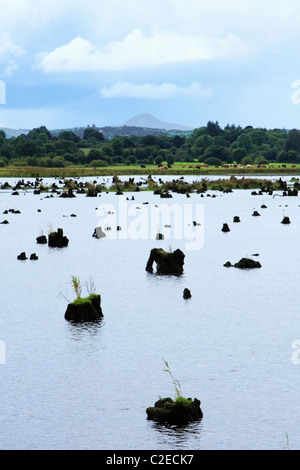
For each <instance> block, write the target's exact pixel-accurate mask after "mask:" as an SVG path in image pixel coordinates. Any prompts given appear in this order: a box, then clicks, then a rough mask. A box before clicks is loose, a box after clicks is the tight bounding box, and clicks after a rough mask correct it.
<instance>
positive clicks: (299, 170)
mask: <svg viewBox="0 0 300 470" xmlns="http://www.w3.org/2000/svg"><path fill="white" fill-rule="evenodd" d="M149 174H151V175H171V176H172V175H174V176H176V175H195V176H201V175H203V177H205V176H208V175H224V176H225V175H236V176H238V175H248V176H250V175H266V176H267V175H283V174H290V175H299V176H300V164H298V165H292V164H286V165H280V164H273V165H266V166H263V167H257V166H251V167H248V166H245V167H233V166H227V167H223V166H218V167H216V166H208V167H201V168H199V167H197V165H195V164H181V163H176V164H174V165H173V166H172V168H163V169H161V168H158V167H157V165H147V166H146V167H145V168H141V166H140V165H115V166H109V167H105V168H90V167H82V166H68V167H65V168H43V167H31V166H24V167H19V166H18V167H17V166H6V167H3V168H0V178H5V177H6V178H9V177H16V178H32V177H34V178H35V177H40V178H52V177H59V178H63V177H73V178H79V177H84V176H86V177H89V176H113V175H149Z"/></svg>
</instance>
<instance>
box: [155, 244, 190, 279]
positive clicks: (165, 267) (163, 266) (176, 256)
mask: <svg viewBox="0 0 300 470" xmlns="http://www.w3.org/2000/svg"><path fill="white" fill-rule="evenodd" d="M184 258H185V255H184V253H183V252H182V251H181V250H179V249H178V250H175V251H174V252H171V253H167V252H166V251H164V250H163V249H160V248H153V249H152V250H151V252H150V256H149V259H148V262H147V266H146V271H147V272H149V273H151V274H153V263H154V262H155V263H156V271H157V274H160V275H171V276H172V275H174V276H180V275H181V274H182V273H183V265H184Z"/></svg>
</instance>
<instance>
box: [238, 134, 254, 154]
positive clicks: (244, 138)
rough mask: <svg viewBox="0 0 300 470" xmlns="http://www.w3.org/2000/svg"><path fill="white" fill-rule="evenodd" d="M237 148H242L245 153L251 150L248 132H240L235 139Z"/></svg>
mask: <svg viewBox="0 0 300 470" xmlns="http://www.w3.org/2000/svg"><path fill="white" fill-rule="evenodd" d="M236 144H237V147H238V148H243V149H245V150H246V152H247V153H251V152H252V140H251V137H250V136H249V135H248V134H241V135H239V137H238V138H237V141H236Z"/></svg>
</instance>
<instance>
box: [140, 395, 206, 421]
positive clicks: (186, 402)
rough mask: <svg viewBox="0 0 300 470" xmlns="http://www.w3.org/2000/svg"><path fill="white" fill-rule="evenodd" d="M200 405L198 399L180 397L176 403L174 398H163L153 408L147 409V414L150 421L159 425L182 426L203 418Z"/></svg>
mask: <svg viewBox="0 0 300 470" xmlns="http://www.w3.org/2000/svg"><path fill="white" fill-rule="evenodd" d="M200 405H201V402H200V400H198V399H197V398H194V400H192V398H183V397H179V398H177V399H176V400H175V401H174V400H172V398H161V399H160V400H158V401H157V402H156V403H155V404H154V406H153V407H149V408H147V409H146V413H147V418H148V419H150V420H153V421H157V422H158V423H161V424H164V423H167V424H175V425H177V426H182V425H185V424H189V423H191V422H192V421H197V420H200V419H201V418H202V417H203V413H202V410H201V408H200Z"/></svg>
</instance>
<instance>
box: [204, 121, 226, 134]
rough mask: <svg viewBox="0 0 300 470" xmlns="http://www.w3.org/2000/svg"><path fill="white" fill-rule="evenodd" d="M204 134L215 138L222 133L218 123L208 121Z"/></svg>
mask: <svg viewBox="0 0 300 470" xmlns="http://www.w3.org/2000/svg"><path fill="white" fill-rule="evenodd" d="M206 132H207V134H208V135H211V136H212V137H216V136H217V135H220V134H221V133H222V132H223V131H222V129H221V127H220V126H219V123H218V121H216V122H212V121H208V123H207V125H206Z"/></svg>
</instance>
